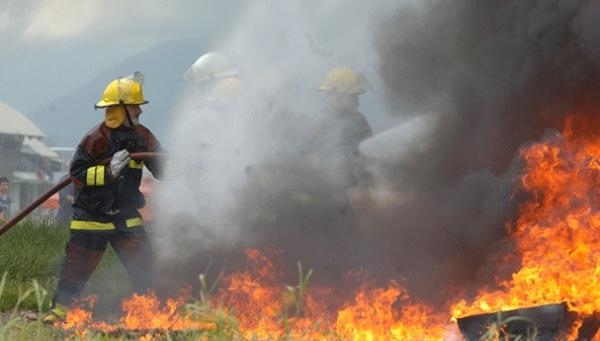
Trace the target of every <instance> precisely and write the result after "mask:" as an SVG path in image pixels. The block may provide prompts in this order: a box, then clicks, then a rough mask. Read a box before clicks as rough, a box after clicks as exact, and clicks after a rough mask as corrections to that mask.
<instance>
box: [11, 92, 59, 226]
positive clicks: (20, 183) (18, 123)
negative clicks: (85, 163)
mask: <svg viewBox="0 0 600 341" xmlns="http://www.w3.org/2000/svg"><path fill="white" fill-rule="evenodd" d="M0 122H2V123H1V124H0V155H1V159H2V162H0V176H6V177H8V178H9V179H10V182H11V186H10V196H11V199H12V203H13V204H12V207H11V209H12V211H13V212H11V215H14V213H16V212H18V211H19V210H21V209H22V208H24V207H25V206H27V205H29V204H30V203H31V202H32V201H33V200H35V199H37V198H38V197H39V196H41V195H42V194H43V193H45V192H46V191H47V190H48V189H49V188H50V187H52V185H53V183H54V181H55V179H54V173H55V172H57V171H60V170H61V169H62V168H64V165H63V163H64V162H63V161H61V158H60V156H59V154H58V153H57V152H56V151H54V150H52V149H50V148H49V147H48V146H47V145H46V144H45V143H44V142H43V138H44V133H43V132H42V131H41V130H40V128H38V127H37V126H36V125H35V124H34V123H33V122H32V121H31V120H30V119H29V118H27V117H26V116H25V115H23V114H22V113H20V112H18V111H17V110H16V109H14V108H12V107H10V106H9V105H7V104H5V103H3V102H0Z"/></svg>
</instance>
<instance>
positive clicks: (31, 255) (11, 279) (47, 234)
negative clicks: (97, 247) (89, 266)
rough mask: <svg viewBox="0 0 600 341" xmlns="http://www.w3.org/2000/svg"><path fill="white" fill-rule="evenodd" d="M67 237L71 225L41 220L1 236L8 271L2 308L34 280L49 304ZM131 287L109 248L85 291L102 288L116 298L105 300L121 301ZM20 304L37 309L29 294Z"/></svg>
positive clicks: (0, 255) (1, 268)
mask: <svg viewBox="0 0 600 341" xmlns="http://www.w3.org/2000/svg"><path fill="white" fill-rule="evenodd" d="M68 239H69V229H68V227H66V226H63V225H60V224H57V223H53V222H47V221H40V220H37V221H35V220H26V221H23V222H21V223H19V224H18V225H17V226H15V227H13V228H12V229H11V230H10V231H8V232H7V233H6V234H4V235H2V237H0V276H1V275H2V274H3V273H5V272H6V273H7V274H8V277H7V279H6V283H5V286H4V292H3V295H2V298H1V299H0V311H7V310H10V309H12V308H13V307H14V306H15V304H16V303H17V301H18V300H19V298H20V297H22V296H23V294H24V293H25V292H27V290H29V289H30V288H31V286H32V285H33V281H34V280H35V281H36V283H37V285H39V286H40V287H41V288H42V289H44V290H46V292H47V293H48V295H46V297H45V299H44V302H43V306H44V307H47V306H48V303H49V300H50V298H51V297H52V293H53V292H54V289H55V288H56V283H57V281H58V274H59V271H60V261H61V259H62V257H63V255H64V249H65V244H66V243H67V241H68ZM105 279H109V280H105ZM128 290H130V286H129V279H128V277H127V274H126V273H125V270H124V269H123V267H122V266H121V264H120V263H119V262H118V261H117V259H116V255H115V254H114V252H113V251H112V249H110V248H109V249H108V250H107V252H106V253H105V255H104V257H103V259H102V261H101V262H100V264H99V265H98V269H96V271H95V272H94V275H93V276H92V278H91V280H90V282H89V284H88V285H87V288H86V292H84V295H85V294H86V293H89V292H100V293H102V294H103V295H104V294H106V297H113V298H114V300H115V301H114V302H111V301H107V302H104V303H105V304H107V305H109V304H115V302H116V304H118V297H119V296H120V295H122V294H125V293H126V292H127V291H128ZM20 308H21V309H26V310H35V309H37V302H36V301H35V299H34V297H32V296H28V297H27V298H26V299H25V300H24V301H23V302H21V304H20Z"/></svg>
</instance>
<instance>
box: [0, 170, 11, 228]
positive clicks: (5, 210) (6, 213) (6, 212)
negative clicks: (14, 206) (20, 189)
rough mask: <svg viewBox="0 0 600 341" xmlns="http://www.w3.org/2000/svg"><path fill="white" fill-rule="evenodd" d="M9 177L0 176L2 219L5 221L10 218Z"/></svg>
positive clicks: (0, 209) (0, 216) (0, 214)
mask: <svg viewBox="0 0 600 341" xmlns="http://www.w3.org/2000/svg"><path fill="white" fill-rule="evenodd" d="M9 189H10V187H9V182H8V178H6V177H4V176H3V177H0V220H2V221H5V220H8V218H10V196H9V195H8V190H9Z"/></svg>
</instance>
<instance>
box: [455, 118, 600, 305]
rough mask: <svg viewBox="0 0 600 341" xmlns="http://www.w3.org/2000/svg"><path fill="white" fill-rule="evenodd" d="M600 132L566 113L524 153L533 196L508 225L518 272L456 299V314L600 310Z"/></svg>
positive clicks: (526, 182) (525, 184)
mask: <svg viewBox="0 0 600 341" xmlns="http://www.w3.org/2000/svg"><path fill="white" fill-rule="evenodd" d="M598 128H600V127H599V126H597V125H595V124H592V122H590V121H587V120H586V119H584V118H581V117H578V116H570V117H569V118H568V119H567V120H566V123H565V127H564V130H563V132H562V134H557V135H556V136H554V137H553V138H549V139H547V140H545V141H542V142H538V143H535V144H533V145H530V146H529V147H526V148H524V149H522V150H521V156H522V158H523V160H524V161H525V169H524V172H523V175H522V176H521V178H520V185H521V187H522V188H523V190H525V191H526V192H527V193H528V194H529V195H530V199H529V200H527V201H526V202H525V203H523V204H522V205H521V207H520V214H519V217H518V219H517V220H516V222H515V223H514V225H512V226H510V231H511V237H512V238H513V239H514V241H515V243H516V247H517V250H518V254H519V256H520V258H521V268H520V270H519V271H517V272H516V273H514V274H513V276H512V278H511V279H510V280H508V281H504V282H502V283H500V286H501V288H502V290H498V291H482V292H480V293H479V295H478V296H477V297H476V299H475V300H474V301H473V303H470V304H468V303H467V302H465V301H464V300H463V301H460V302H458V303H457V304H456V305H454V307H453V310H452V314H453V316H454V317H460V316H464V315H471V314H478V313H483V312H492V311H497V310H506V309H513V308H519V307H526V306H533V305H540V304H549V303H559V302H567V304H568V307H569V310H571V311H573V312H576V313H578V314H580V315H582V316H585V315H590V314H593V313H594V312H598V311H600V280H599V277H598V275H599V274H600V258H599V256H600V211H598V207H599V204H600V172H599V171H600V133H597V132H598V131H600V130H598ZM594 130H595V131H596V133H594V132H593V131H594Z"/></svg>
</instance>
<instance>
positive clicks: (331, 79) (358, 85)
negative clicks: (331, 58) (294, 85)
mask: <svg viewBox="0 0 600 341" xmlns="http://www.w3.org/2000/svg"><path fill="white" fill-rule="evenodd" d="M367 85H368V83H367V80H366V78H365V77H364V76H363V75H362V74H360V73H358V72H356V71H354V70H352V69H351V68H349V67H347V66H337V67H335V68H333V69H331V71H329V72H328V73H327V75H326V76H325V79H324V80H323V82H321V85H320V86H319V90H321V91H337V92H339V93H344V94H349V95H359V94H362V93H364V92H365V91H366V90H365V88H366V87H367Z"/></svg>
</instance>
